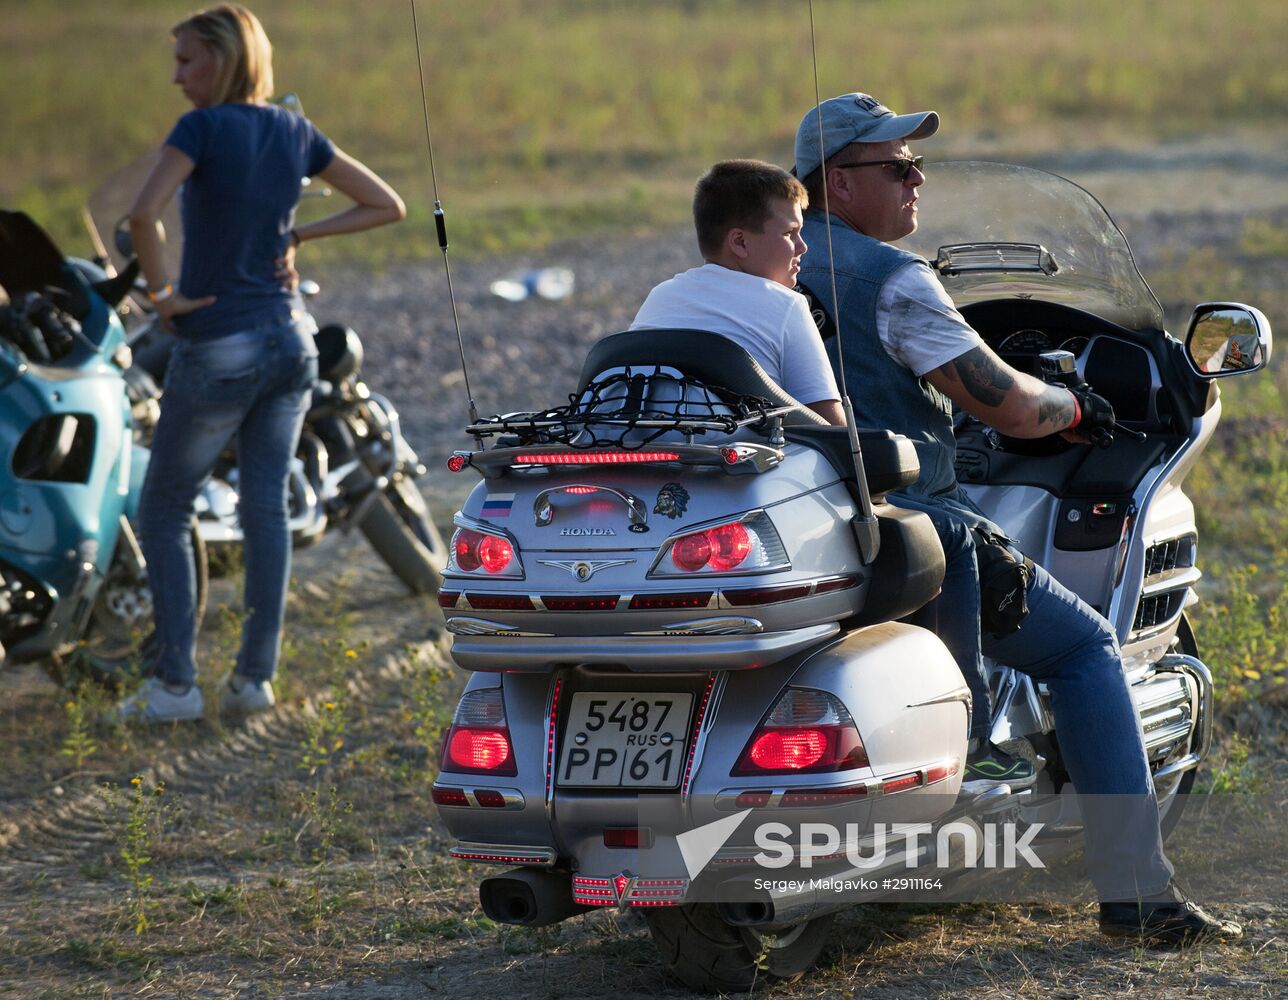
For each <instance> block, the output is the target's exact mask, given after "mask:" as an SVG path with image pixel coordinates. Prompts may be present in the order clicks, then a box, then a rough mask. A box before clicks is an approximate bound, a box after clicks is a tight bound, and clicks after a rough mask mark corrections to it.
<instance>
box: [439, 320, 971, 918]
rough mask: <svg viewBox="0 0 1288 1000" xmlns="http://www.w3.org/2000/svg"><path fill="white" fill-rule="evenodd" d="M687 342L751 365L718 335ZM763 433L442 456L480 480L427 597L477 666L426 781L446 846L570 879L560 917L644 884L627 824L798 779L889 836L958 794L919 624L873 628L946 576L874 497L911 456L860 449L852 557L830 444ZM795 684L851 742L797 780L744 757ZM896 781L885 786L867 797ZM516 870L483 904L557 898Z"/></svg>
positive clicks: (924, 545) (846, 491) (791, 421)
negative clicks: (862, 478) (469, 467)
mask: <svg viewBox="0 0 1288 1000" xmlns="http://www.w3.org/2000/svg"><path fill="white" fill-rule="evenodd" d="M657 336H658V334H657V332H655V331H654V332H650V333H649V334H647V335H640V334H623V335H620V337H618V338H610V340H612V341H620V342H621V344H622V345H624V346H628V347H629V346H630V345H631V344H635V345H642V344H645V343H647V339H649V338H656V337H657ZM685 337H686V339H689V340H690V341H692V340H694V339H697V340H698V341H699V342H700V343H701V352H702V353H704V354H706V355H708V356H709V357H714V356H719V357H720V358H721V359H723V361H722V363H723V364H725V365H726V366H728V367H731V368H735V367H737V366H739V365H751V366H754V363H753V362H751V361H750V359H749V358H748V357H747V356H746V354H745V352H743V351H742V350H741V348H737V347H736V346H735V345H732V344H731V343H730V342H729V341H726V340H724V339H723V338H719V337H715V336H714V335H710V334H705V335H704V334H698V333H693V332H688V333H686V334H685ZM642 338H644V339H642ZM706 338H710V339H709V340H707V339H706ZM692 348H693V344H692V343H690V345H689V349H690V350H692ZM748 370H750V369H748ZM758 372H759V369H755V373H758ZM753 374H754V373H753ZM756 377H759V375H756ZM730 381H736V379H732V378H731V377H730V376H729V375H727V374H726V376H725V382H726V384H727V383H728V382H730ZM762 392H763V393H764V394H765V395H766V396H768V395H769V392H770V390H769V388H767V387H762ZM779 419H784V420H785V423H786V426H779V424H778V422H777V421H776V420H774V419H769V420H764V421H761V422H760V426H755V425H753V424H750V423H749V424H747V425H744V426H742V427H740V428H738V429H737V430H735V431H734V432H733V433H730V434H721V433H707V434H705V435H694V434H687V435H686V434H685V433H684V432H683V430H682V429H681V430H676V431H671V432H668V433H666V434H663V435H662V436H661V437H659V438H657V439H656V440H653V441H651V442H650V443H648V444H645V445H637V446H635V447H632V448H629V449H622V448H613V447H595V448H591V449H586V448H581V449H578V448H571V447H568V446H567V445H563V444H557V443H555V444H551V443H548V442H540V441H537V442H534V443H531V444H525V443H523V441H522V440H521V439H520V440H514V439H511V440H502V441H501V442H500V444H501V445H503V447H498V448H495V449H492V450H490V451H485V452H480V453H475V454H473V455H469V456H465V455H458V458H457V460H456V464H457V465H462V464H463V463H465V462H466V461H468V462H469V463H470V464H473V465H474V466H475V467H476V469H477V471H479V472H481V473H482V474H483V476H484V479H483V481H482V482H481V483H480V484H479V485H478V486H477V487H476V488H475V490H474V491H473V493H472V494H471V495H470V497H469V499H468V500H467V501H466V503H465V504H464V506H463V507H462V510H461V511H460V513H459V514H458V515H457V518H456V524H457V526H458V531H457V535H456V537H455V539H454V540H453V546H452V563H451V564H450V565H449V567H448V569H447V570H446V572H445V573H444V584H443V590H442V593H441V595H440V603H441V604H442V606H443V608H444V614H445V616H446V619H447V628H448V630H449V631H450V632H451V633H452V634H453V645H452V656H453V658H454V659H455V660H456V662H457V664H458V665H460V666H461V667H463V668H465V669H467V670H471V671H473V672H474V673H473V676H471V678H470V680H469V682H468V685H467V688H466V693H465V696H464V698H463V700H462V708H461V710H460V711H458V716H457V720H456V724H454V726H453V728H452V730H451V732H449V734H448V738H447V741H446V743H445V747H444V754H445V756H444V761H445V765H444V770H443V773H442V774H440V776H439V778H438V779H437V781H436V782H435V801H436V802H437V803H438V804H439V806H440V811H441V814H442V815H443V817H444V820H445V822H446V823H447V825H448V827H449V828H450V829H451V831H452V833H453V834H454V835H455V836H456V837H457V838H458V844H457V845H456V847H455V848H454V849H453V853H454V854H455V855H456V856H457V857H460V858H463V859H470V860H482V861H496V862H509V863H518V864H523V865H528V866H543V867H549V868H557V869H559V870H560V871H561V872H575V873H576V880H575V881H574V882H573V897H574V902H575V903H577V904H579V905H607V904H612V905H616V904H617V903H618V901H619V900H618V898H617V897H616V896H615V895H614V894H613V892H609V893H608V894H607V895H605V894H603V892H602V891H600V890H601V889H602V885H601V884H600V883H601V882H602V881H603V880H609V879H612V878H613V877H614V876H617V875H619V874H620V873H621V872H623V871H628V872H629V871H636V872H638V870H639V868H638V854H637V851H636V848H637V847H638V848H644V847H647V846H648V844H647V843H640V842H639V839H638V838H640V837H641V836H642V837H643V838H644V839H645V840H646V841H647V839H648V837H649V836H650V833H649V832H648V831H645V832H643V833H639V832H636V833H634V834H632V833H631V832H630V831H631V829H633V828H636V827H637V826H638V825H640V822H641V821H640V819H639V817H640V816H642V815H644V814H645V813H647V814H648V815H650V816H653V817H654V818H655V819H667V818H668V817H669V821H668V822H667V823H663V825H672V824H673V825H674V826H675V828H677V829H678V828H680V827H683V828H686V829H688V828H693V827H697V826H701V825H702V824H705V823H708V822H711V821H714V820H717V819H720V818H722V817H724V816H727V815H729V812H730V811H731V810H733V809H738V808H744V807H745V805H746V803H747V802H762V800H763V801H768V800H770V799H773V800H774V801H778V800H781V798H782V797H783V796H784V795H786V794H787V793H789V792H793V791H796V792H803V791H806V790H809V791H811V792H814V793H818V794H824V795H826V794H828V793H829V792H840V791H844V792H846V793H847V794H849V795H851V796H852V797H853V801H854V802H855V803H856V805H855V809H854V810H853V811H851V812H848V813H847V821H849V820H853V821H860V822H862V821H872V822H882V821H885V818H886V816H887V812H886V810H887V809H889V808H891V807H893V809H894V810H895V811H897V818H898V820H899V821H901V822H910V821H916V820H931V819H933V818H935V816H937V815H939V814H940V813H941V812H942V811H943V809H944V808H945V805H944V803H946V802H947V803H951V801H952V798H953V796H954V795H955V793H956V791H957V786H958V785H959V784H960V780H961V775H960V766H961V762H962V760H963V759H964V757H965V746H966V733H967V727H968V713H969V695H968V693H967V691H966V688H965V685H964V683H963V681H962V676H961V673H960V671H959V670H958V669H957V666H956V664H955V663H954V662H953V660H952V659H951V657H950V656H949V655H948V653H947V651H946V650H945V648H944V647H943V644H942V643H941V642H940V641H939V640H938V639H937V638H936V637H935V636H934V635H933V634H932V633H931V632H929V631H927V630H926V629H923V628H919V627H917V626H914V625H911V624H904V623H899V622H895V621H892V620H891V619H892V618H894V617H896V616H898V615H904V614H907V613H909V612H911V611H913V610H915V609H916V608H918V607H920V606H921V605H922V604H924V603H925V601H926V600H928V599H929V598H930V597H932V596H933V595H934V593H935V592H936V591H937V588H938V584H939V580H940V579H941V578H942V572H943V556H942V552H941V551H940V550H939V546H938V540H937V538H936V536H935V534H934V531H933V529H932V528H931V526H930V522H929V521H928V519H926V518H925V517H924V515H921V514H913V513H909V512H905V511H901V510H897V509H895V508H893V507H890V506H889V505H886V504H884V503H881V502H879V501H880V500H881V498H882V496H883V494H884V493H885V492H887V491H889V490H890V489H893V488H896V487H898V486H903V485H907V484H909V483H911V482H912V481H914V480H915V478H916V475H917V463H916V458H915V453H914V452H913V451H912V448H911V445H910V443H909V442H908V441H906V440H905V439H902V438H898V437H896V436H894V435H890V434H887V433H885V432H879V433H869V434H865V435H864V444H865V449H864V454H865V459H866V460H867V465H866V480H867V482H868V485H869V488H870V490H871V492H872V493H873V494H874V495H875V497H876V499H877V500H878V502H877V504H876V505H875V514H876V518H877V523H878V524H879V526H880V539H881V548H880V552H879V554H878V556H877V558H876V559H875V560H874V561H873V562H871V563H870V564H866V565H865V563H864V561H863V559H862V558H861V556H860V554H859V550H858V547H857V544H856V540H855V535H854V533H853V532H852V531H851V521H852V519H854V518H855V517H856V516H859V514H860V507H859V506H858V504H859V501H857V500H856V497H857V496H858V494H857V491H856V490H855V488H854V486H855V484H854V480H853V475H852V474H847V473H848V469H847V468H845V462H846V461H848V455H847V454H846V453H847V452H848V446H847V444H846V440H845V434H844V432H843V431H837V430H835V429H833V428H828V427H820V426H817V425H815V424H814V422H813V421H812V419H810V418H809V417H808V416H807V415H804V414H802V413H800V412H793V413H788V414H786V415H785V417H782V418H779ZM697 441H701V443H695V442H697ZM829 454H830V455H831V456H833V457H831V458H829V457H828V456H829ZM650 455H652V456H653V457H651V458H650V457H649V456H650ZM838 455H840V456H844V458H838V457H836V456H838ZM838 466H840V468H838ZM480 539H482V540H483V541H480ZM910 691H911V692H915V693H916V695H917V697H916V698H914V699H909V698H908V697H907V693H908V692H910ZM789 692H799V693H798V694H792V695H790V697H795V698H804V699H806V700H808V699H814V701H815V702H817V703H819V704H821V703H822V701H821V699H824V698H825V697H826V698H832V699H836V700H838V701H839V703H840V704H841V705H842V706H843V709H842V711H843V712H848V717H850V718H852V721H853V728H854V729H856V730H857V734H858V739H859V740H860V741H861V745H860V747H859V748H858V749H857V750H855V749H854V748H853V747H851V748H850V753H849V756H848V758H847V759H846V760H845V761H843V762H841V763H839V764H838V766H835V767H830V768H829V767H826V766H823V767H816V768H809V767H806V768H805V769H804V770H803V773H791V772H790V770H787V769H784V768H782V767H779V768H777V769H773V768H770V769H765V768H758V767H757V766H756V765H755V764H754V763H752V764H750V765H749V764H748V759H747V758H748V751H749V738H750V737H751V736H752V735H753V734H754V733H756V731H757V727H758V726H760V724H761V723H762V721H763V720H765V718H766V716H767V714H768V713H770V711H771V710H772V709H774V707H775V705H776V704H779V703H780V700H781V699H783V698H784V697H787V696H788V695H789ZM498 695H499V698H498V697H497V696H498ZM910 701H914V702H915V704H909V702H910ZM485 704H488V705H493V706H498V707H497V708H494V709H492V711H493V713H494V714H493V716H492V718H491V719H489V720H487V722H488V723H489V724H492V725H493V729H494V730H498V729H504V730H505V737H506V738H507V739H508V741H509V743H508V748H507V749H506V750H505V751H503V753H504V760H503V761H502V762H500V764H499V766H495V767H490V766H482V765H485V764H486V765H491V764H492V763H494V761H495V757H486V750H479V749H478V748H477V747H474V750H475V752H477V753H479V754H480V755H481V756H480V757H479V758H478V759H477V760H476V763H479V764H480V765H481V766H478V767H476V768H473V769H470V768H468V767H467V768H466V769H464V770H462V769H461V759H462V757H465V756H467V755H468V753H469V752H470V747H472V746H473V744H469V746H467V745H466V744H467V743H468V741H470V740H471V739H474V737H472V736H468V735H466V736H462V735H461V733H462V731H465V732H466V733H469V732H471V731H472V732H475V733H485V732H487V731H488V730H487V726H486V725H483V726H481V727H477V724H478V721H479V719H478V717H477V716H470V715H469V713H468V712H466V706H467V705H475V706H483V705H485ZM498 710H503V713H504V715H503V719H502V723H501V725H500V726H496V725H495V723H496V721H497V716H496V714H495V712H496V711H498ZM462 713H465V715H464V716H463V715H462ZM471 726H476V727H477V728H475V729H473V730H471ZM487 738H488V739H492V738H493V737H492V736H489V737H487ZM478 739H480V740H481V739H483V737H482V736H479V737H478ZM457 740H461V741H464V742H463V743H462V744H461V745H460V746H458V745H457V744H456V743H455V741H457ZM499 745H500V744H499V743H498V747H499ZM507 772H508V773H507ZM910 776H911V777H912V781H911V782H909V781H908V780H907V779H908V778H909V777H910ZM893 777H901V778H903V779H904V781H903V784H902V785H901V789H902V790H903V794H902V795H901V796H898V797H897V798H887V797H883V796H879V795H876V794H872V795H871V797H869V796H868V793H869V792H872V793H875V792H879V791H880V789H881V787H882V784H883V782H886V781H888V780H889V779H891V778H893ZM935 793H946V794H935ZM739 796H743V798H742V799H741V800H740V798H739ZM748 796H750V798H748ZM923 797H924V805H923V806H921V807H918V805H917V803H918V801H920V800H922V798H923ZM860 800H862V801H860ZM641 810H643V812H642V811H641ZM888 815H889V819H891V820H893V819H894V818H895V812H893V811H892V812H890V813H889V814H888ZM910 817H912V818H910ZM653 825H656V824H653ZM667 874H668V875H670V876H672V878H671V879H669V881H670V882H671V883H672V884H671V885H669V886H662V887H657V886H655V887H653V888H649V887H647V886H636V887H635V888H634V889H631V890H629V891H630V892H636V893H643V894H644V895H643V896H641V904H640V905H644V902H645V897H647V900H648V904H649V905H662V903H665V902H679V901H680V899H681V898H682V897H683V894H684V888H683V886H684V885H685V884H686V883H687V873H686V871H685V870H684V868H683V866H679V867H678V870H676V871H673V872H668V873H667ZM515 877H517V876H515ZM524 878H526V879H527V880H528V883H530V884H527V885H526V886H525V887H520V888H515V887H513V886H511V887H510V889H507V890H506V891H505V892H503V893H501V894H500V895H496V893H493V896H496V898H492V900H491V904H490V905H492V906H493V907H494V908H499V909H504V907H505V906H513V907H517V909H518V910H519V911H522V910H523V909H524V908H525V907H526V906H528V905H529V903H531V905H533V906H536V905H537V902H539V901H540V899H541V898H544V897H543V896H542V892H543V891H544V890H545V889H548V888H549V886H550V883H546V882H541V881H540V880H539V879H538V880H537V881H535V882H534V881H533V880H532V878H531V877H530V876H524ZM560 878H561V879H566V878H567V876H566V875H563V876H560ZM663 881H668V880H663ZM562 884H564V886H565V889H564V891H566V888H567V886H566V882H565V883H562ZM603 884H605V885H606V884H607V883H603ZM507 885H508V883H507ZM493 888H494V889H495V886H494V887H493ZM511 890H513V891H511ZM653 893H660V894H661V895H650V894H653ZM554 895H555V897H556V898H558V897H559V895H560V894H559V892H556V893H555V894H554ZM502 897H503V898H502ZM489 898H490V897H489V890H488V889H487V888H486V887H485V890H484V899H485V903H487V902H488V900H489ZM537 908H538V909H540V907H537ZM560 914H562V915H563V916H566V915H568V913H567V912H563V909H562V908H560V907H554V908H553V909H551V908H549V907H547V909H546V910H545V912H543V913H542V914H541V915H539V916H538V915H535V914H520V916H521V917H525V918H526V917H530V918H531V919H530V920H528V919H525V920H523V921H522V922H531V921H532V920H538V921H544V920H546V919H548V918H549V919H559V918H560V916H559V915H560Z"/></svg>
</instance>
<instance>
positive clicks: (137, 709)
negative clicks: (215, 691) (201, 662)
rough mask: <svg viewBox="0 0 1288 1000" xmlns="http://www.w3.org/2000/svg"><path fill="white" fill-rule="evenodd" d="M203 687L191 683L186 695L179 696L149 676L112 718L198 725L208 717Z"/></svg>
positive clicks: (115, 711)
mask: <svg viewBox="0 0 1288 1000" xmlns="http://www.w3.org/2000/svg"><path fill="white" fill-rule="evenodd" d="M205 711H206V708H205V703H204V702H203V701H202V698H201V688H199V687H197V685H196V684H190V685H189V686H188V690H187V691H185V692H184V693H183V694H176V693H175V692H174V691H173V690H171V689H170V688H168V687H166V686H165V685H164V684H163V683H162V682H161V680H160V678H157V677H149V678H148V679H147V680H145V681H144V682H143V683H142V684H141V685H140V686H139V689H138V690H137V691H135V692H134V693H133V694H132V695H130V696H129V697H128V698H125V699H123V700H122V701H120V702H118V703H117V705H116V707H115V708H113V709H111V710H110V712H109V716H110V718H111V719H112V720H114V721H117V722H142V723H146V724H148V725H159V724H160V723H163V722H194V721H196V720H197V719H200V718H201V717H202V716H203V715H205Z"/></svg>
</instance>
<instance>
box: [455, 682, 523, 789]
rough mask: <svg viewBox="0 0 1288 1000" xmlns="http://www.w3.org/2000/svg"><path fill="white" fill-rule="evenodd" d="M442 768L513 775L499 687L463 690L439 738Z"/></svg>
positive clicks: (512, 764)
mask: <svg viewBox="0 0 1288 1000" xmlns="http://www.w3.org/2000/svg"><path fill="white" fill-rule="evenodd" d="M442 761H443V764H442V769H443V771H444V772H451V773H455V774H498V775H507V776H513V775H515V774H517V773H518V772H517V770H516V768H515V762H514V745H513V744H512V743H511V742H510V728H509V726H508V725H506V721H505V701H504V700H503V699H502V696H501V689H500V688H482V689H480V690H477V691H467V692H466V693H465V696H464V697H463V698H461V701H460V704H459V705H457V706H456V714H455V715H454V716H453V717H452V725H451V726H450V727H449V728H448V730H447V737H446V739H445V740H444V741H443V753H442Z"/></svg>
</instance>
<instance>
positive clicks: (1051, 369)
mask: <svg viewBox="0 0 1288 1000" xmlns="http://www.w3.org/2000/svg"><path fill="white" fill-rule="evenodd" d="M1038 372H1039V377H1040V378H1041V379H1042V381H1043V382H1046V383H1048V384H1050V385H1059V386H1063V387H1064V388H1066V389H1070V390H1077V391H1079V392H1091V391H1092V389H1091V386H1089V385H1088V384H1087V383H1086V382H1084V381H1082V378H1081V377H1080V376H1079V375H1078V366H1077V361H1076V360H1075V359H1074V356H1073V354H1072V352H1070V351H1044V352H1043V353H1041V354H1039V355H1038ZM1115 434H1122V435H1124V436H1126V437H1129V438H1131V439H1132V440H1134V441H1144V440H1145V434H1144V433H1143V432H1142V431H1138V430H1133V429H1132V428H1130V427H1124V426H1123V425H1122V424H1121V423H1120V422H1119V421H1118V420H1117V419H1116V418H1115V419H1114V421H1113V424H1112V425H1111V426H1108V427H1096V428H1094V429H1093V430H1092V431H1091V432H1090V433H1089V434H1088V435H1087V437H1088V439H1089V440H1090V441H1091V443H1092V444H1093V445H1095V446H1096V447H1097V448H1108V447H1109V446H1110V445H1111V444H1113V443H1114V435H1115Z"/></svg>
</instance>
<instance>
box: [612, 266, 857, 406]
mask: <svg viewBox="0 0 1288 1000" xmlns="http://www.w3.org/2000/svg"><path fill="white" fill-rule="evenodd" d="M630 328H631V329H632V330H642V329H655V330H656V329H680V330H709V331H711V332H712V333H718V334H720V335H722V336H725V337H728V338H729V339H730V340H732V341H734V342H735V343H737V344H739V345H741V346H742V347H743V348H745V349H746V351H747V353H748V354H750V355H751V356H752V357H753V358H755V359H756V361H757V362H759V364H760V367H761V368H763V369H764V370H765V374H766V375H768V376H769V377H770V379H771V380H773V381H774V382H775V383H776V384H777V385H778V386H780V387H781V388H782V389H783V390H785V391H786V392H787V393H788V394H790V395H791V396H793V397H794V398H795V399H797V400H798V401H799V402H801V403H805V404H809V403H818V402H822V401H824V400H829V399H831V400H839V399H840V398H841V394H840V393H839V392H838V391H837V389H836V378H835V377H834V376H833V375H832V366H831V364H830V363H829V362H828V360H827V353H826V352H825V351H824V350H823V341H822V339H821V338H820V337H819V335H818V328H817V327H816V326H815V325H814V320H813V319H812V318H811V316H810V313H809V306H808V305H807V304H806V301H805V297H804V296H803V295H801V294H799V293H798V292H794V291H792V290H791V289H790V288H787V287H785V286H783V285H780V284H778V282H776V281H770V280H769V279H768V278H759V277H756V276H755V275H753V274H744V273H743V272H742V271H735V270H733V269H731V268H728V267H724V266H722V265H720V264H703V265H702V266H701V267H695V268H692V269H691V270H688V271H684V272H682V273H680V274H677V275H676V276H675V277H674V278H670V279H668V280H666V281H664V282H662V283H661V284H660V285H658V286H657V287H656V288H654V289H653V290H652V291H651V292H649V293H648V297H647V298H646V299H645V300H644V304H643V305H642V306H640V309H639V312H638V313H636V315H635V320H634V322H632V323H631V327H630Z"/></svg>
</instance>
